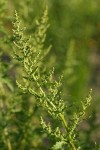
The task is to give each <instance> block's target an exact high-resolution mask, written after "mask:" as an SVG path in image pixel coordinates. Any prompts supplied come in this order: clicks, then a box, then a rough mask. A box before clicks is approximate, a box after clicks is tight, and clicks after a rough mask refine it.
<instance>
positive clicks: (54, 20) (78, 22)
mask: <svg viewBox="0 0 100 150" xmlns="http://www.w3.org/2000/svg"><path fill="white" fill-rule="evenodd" d="M2 2H3V1H2ZM0 3H1V2H0ZM46 5H47V6H48V10H49V23H50V27H49V29H48V32H47V39H46V43H45V44H46V45H49V44H52V49H51V51H50V53H49V55H48V57H47V60H48V61H47V60H46V61H45V64H46V65H47V66H48V67H52V66H54V67H55V72H56V74H57V76H59V75H61V74H62V73H63V75H64V77H63V97H64V99H65V101H66V105H67V104H68V105H70V103H71V104H72V105H73V106H74V105H75V107H76V111H77V107H78V106H79V105H80V104H81V101H82V100H83V99H84V98H85V96H86V95H87V93H88V91H89V89H90V88H92V89H93V100H92V104H91V108H90V110H88V115H90V117H89V119H88V118H86V120H85V121H84V122H83V123H82V124H81V125H80V127H79V128H81V133H80V137H81V139H84V140H86V141H87V143H88V141H89V142H91V143H93V142H95V141H96V142H99V141H100V0H91V1H89V0H70V1H67V0H20V1H18V0H8V1H6V0H5V7H4V16H3V17H2V15H1V19H2V20H3V25H4V27H5V28H6V30H7V32H8V33H9V35H10V34H12V22H11V21H12V17H13V15H14V11H15V10H17V12H18V15H19V16H20V19H21V21H22V24H23V25H24V26H26V29H27V34H28V35H30V34H33V33H34V30H35V20H36V19H37V18H39V16H41V14H42V12H43V10H44V9H45V6H46ZM4 51H5V53H6V55H9V51H10V52H11V49H10V48H8V49H7V48H6V50H4ZM11 53H12V52H11ZM71 111H73V110H71ZM87 148H88V146H87Z"/></svg>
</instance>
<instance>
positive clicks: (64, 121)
mask: <svg viewBox="0 0 100 150" xmlns="http://www.w3.org/2000/svg"><path fill="white" fill-rule="evenodd" d="M59 116H60V119H61V120H62V122H63V125H64V127H65V129H66V131H67V129H68V128H67V122H66V120H65V117H64V115H63V114H61V113H60V114H59ZM69 140H70V145H71V147H72V149H73V150H76V147H75V145H74V143H73V142H72V140H71V137H70V139H69Z"/></svg>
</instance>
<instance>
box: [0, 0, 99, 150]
mask: <svg viewBox="0 0 100 150" xmlns="http://www.w3.org/2000/svg"><path fill="white" fill-rule="evenodd" d="M0 4H1V7H0V11H1V14H0V17H1V18H3V17H5V11H4V8H5V6H6V5H5V3H4V1H1V2H0ZM26 16H27V14H26ZM7 19H8V18H6V20H7ZM24 19H25V18H24ZM24 19H23V20H24ZM23 20H22V22H21V19H20V17H19V16H18V13H17V11H15V14H14V18H13V19H12V25H11V26H13V29H12V33H11V34H9V31H7V30H6V27H5V24H4V23H5V22H3V21H2V22H0V26H1V30H0V38H1V41H0V44H1V45H0V91H1V92H0V109H1V111H0V122H1V125H0V137H1V140H0V148H1V150H17V149H19V150H27V149H29V150H42V149H52V150H79V149H80V150H81V149H84V147H85V144H87V143H84V141H81V140H80V138H79V132H80V131H79V129H78V126H79V124H80V122H82V121H83V120H84V118H85V117H86V115H85V114H86V111H87V108H89V107H90V103H91V99H92V97H91V93H92V90H90V92H89V94H88V96H87V97H86V98H85V100H83V101H81V105H80V106H79V107H78V110H77V111H76V109H75V106H74V107H73V106H69V105H68V106H67V104H70V102H69V101H68V102H66V101H67V100H66V99H65V98H64V96H63V84H62V83H63V78H64V77H63V76H66V77H67V78H68V79H69V81H68V82H67V83H68V84H69V86H70V79H71V81H72V79H73V80H74V81H75V80H76V77H75V78H73V73H74V71H73V68H74V65H75V66H76V65H77V61H76V58H73V57H72V58H71V56H72V55H71V54H72V53H73V49H74V48H73V45H74V41H71V44H70V48H69V51H68V53H67V62H66V68H67V69H66V71H65V72H64V75H62V74H59V75H56V71H55V68H54V67H51V68H50V67H48V65H47V64H46V58H48V54H49V52H50V50H51V48H52V46H51V45H49V46H48V45H47V44H46V35H47V29H48V27H49V21H48V8H47V7H46V9H45V10H44V12H43V15H42V17H40V18H39V19H38V20H36V24H35V30H34V33H33V34H31V35H30V34H29V35H28V31H29V30H31V29H29V30H28V29H27V28H25V27H23ZM24 21H25V20H24ZM26 26H28V25H26ZM7 50H9V51H11V50H12V51H13V52H9V53H7ZM6 53H7V55H6ZM69 58H71V60H69ZM70 105H71V104H70ZM70 107H71V109H70ZM69 110H70V111H71V112H70V114H71V115H70V117H68V114H67V112H68V111H69ZM83 143H84V144H83ZM91 149H97V150H99V149H100V147H99V146H98V145H97V144H94V147H92V148H91Z"/></svg>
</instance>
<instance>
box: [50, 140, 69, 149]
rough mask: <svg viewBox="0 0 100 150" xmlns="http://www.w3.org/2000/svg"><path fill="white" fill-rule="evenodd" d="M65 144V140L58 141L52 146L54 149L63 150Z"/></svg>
mask: <svg viewBox="0 0 100 150" xmlns="http://www.w3.org/2000/svg"><path fill="white" fill-rule="evenodd" d="M65 144H66V142H65V141H59V142H56V144H55V145H54V146H53V147H52V150H61V148H62V147H63V145H65Z"/></svg>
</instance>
